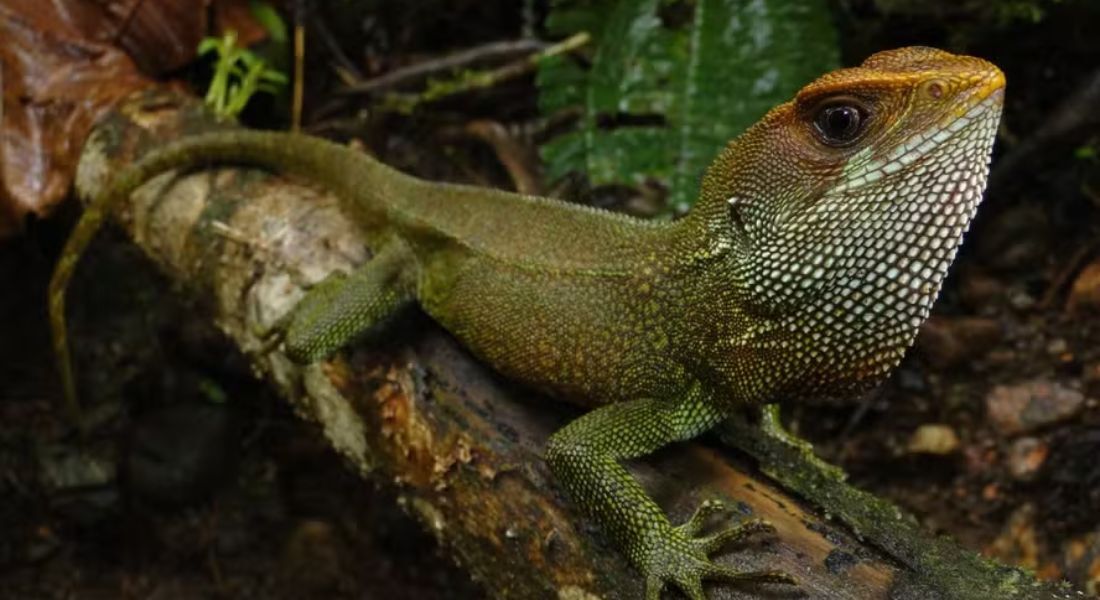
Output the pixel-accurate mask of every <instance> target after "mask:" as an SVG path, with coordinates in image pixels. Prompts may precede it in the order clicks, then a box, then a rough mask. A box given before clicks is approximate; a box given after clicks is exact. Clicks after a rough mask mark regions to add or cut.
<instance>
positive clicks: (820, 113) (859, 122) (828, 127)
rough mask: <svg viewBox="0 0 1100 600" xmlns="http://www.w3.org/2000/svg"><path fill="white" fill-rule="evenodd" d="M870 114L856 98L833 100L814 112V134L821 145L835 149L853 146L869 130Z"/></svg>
mask: <svg viewBox="0 0 1100 600" xmlns="http://www.w3.org/2000/svg"><path fill="white" fill-rule="evenodd" d="M868 117H870V112H869V111H868V110H867V109H866V107H865V106H864V105H863V103H862V102H860V101H858V100H856V99H855V98H849V97H841V98H831V99H829V100H826V101H824V102H822V103H821V104H819V105H818V106H817V108H816V109H815V111H814V117H813V126H814V133H815V135H816V136H817V138H818V139H819V140H820V141H821V143H823V144H825V145H826V146H832V147H834V148H843V147H845V146H848V145H851V144H852V143H854V142H855V141H856V140H858V139H859V138H860V136H861V135H862V134H863V132H864V131H865V130H866V129H867V121H868V120H869V119H868Z"/></svg>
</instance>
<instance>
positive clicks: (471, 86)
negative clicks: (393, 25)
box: [384, 31, 592, 113]
mask: <svg viewBox="0 0 1100 600" xmlns="http://www.w3.org/2000/svg"><path fill="white" fill-rule="evenodd" d="M591 39H592V36H590V35H589V34H588V32H584V31H582V32H581V33H578V34H575V35H573V36H571V37H569V38H566V39H565V40H562V41H560V42H558V43H557V44H554V45H553V46H549V47H547V48H545V49H543V50H542V51H541V52H538V53H537V54H532V55H530V56H528V57H526V58H523V59H521V60H517V61H515V62H512V63H508V64H506V65H504V66H502V67H500V68H497V69H493V70H491V71H464V72H462V73H459V75H458V76H457V77H456V78H454V79H452V80H450V81H432V80H429V81H428V89H426V90H424V91H423V92H421V93H419V94H396V93H392V94H387V96H386V101H385V102H384V108H389V109H391V110H394V111H396V112H403V113H409V112H412V111H413V110H414V109H415V108H416V107H417V106H420V105H421V104H425V103H428V102H435V101H437V100H442V99H443V98H448V97H450V96H455V95H457V94H463V93H467V92H472V91H474V90H482V89H487V88H491V87H493V86H495V85H497V84H499V83H501V82H504V81H508V80H510V79H515V78H516V77H519V76H521V75H524V74H526V73H529V72H531V71H533V70H535V68H536V67H538V64H539V61H541V60H543V59H546V58H549V57H551V56H558V55H561V54H568V53H569V52H572V51H574V50H576V49H578V48H580V47H582V46H584V45H585V44H587V43H588V42H589V41H590V40H591Z"/></svg>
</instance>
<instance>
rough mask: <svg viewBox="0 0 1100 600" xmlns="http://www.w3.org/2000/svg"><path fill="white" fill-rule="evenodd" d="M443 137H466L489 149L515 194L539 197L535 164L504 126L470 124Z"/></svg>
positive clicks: (487, 122)
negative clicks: (472, 138) (502, 167)
mask: <svg viewBox="0 0 1100 600" xmlns="http://www.w3.org/2000/svg"><path fill="white" fill-rule="evenodd" d="M444 134H445V135H452V136H469V137H474V138H477V139H479V140H481V141H483V142H485V143H486V144H488V145H489V146H490V147H492V149H493V152H494V153H495V154H496V156H497V160H499V161H500V164H501V165H503V166H504V169H505V170H506V171H508V176H509V177H510V178H511V179H512V185H513V186H514V187H515V190H516V191H517V192H519V193H521V194H527V195H538V194H540V193H541V191H542V190H541V186H540V185H539V178H538V176H537V174H536V171H537V161H535V160H534V159H533V157H532V153H531V151H530V148H529V147H527V146H525V145H524V144H523V143H521V142H520V141H519V140H517V139H516V138H515V136H513V135H512V134H511V133H510V132H509V131H508V128H506V127H505V126H504V125H502V124H500V123H499V122H497V121H492V120H489V119H478V120H476V121H471V122H469V123H468V124H466V126H465V127H462V128H460V129H458V130H452V131H447V132H444Z"/></svg>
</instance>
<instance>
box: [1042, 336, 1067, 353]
mask: <svg viewBox="0 0 1100 600" xmlns="http://www.w3.org/2000/svg"><path fill="white" fill-rule="evenodd" d="M1068 350H1069V344H1068V343H1066V340H1064V339H1062V338H1054V339H1053V340H1050V341H1049V342H1047V354H1049V355H1051V356H1059V355H1062V354H1065V353H1066V352H1067V351H1068Z"/></svg>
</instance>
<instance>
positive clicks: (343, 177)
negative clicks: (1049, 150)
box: [50, 47, 1004, 600]
mask: <svg viewBox="0 0 1100 600" xmlns="http://www.w3.org/2000/svg"><path fill="white" fill-rule="evenodd" d="M1003 89H1004V76H1003V75H1002V74H1001V72H1000V71H999V70H998V69H997V68H996V67H994V66H993V65H991V64H990V63H988V62H985V61H983V60H981V59H977V58H972V57H965V56H955V55H952V54H948V53H946V52H942V51H939V50H935V49H931V48H919V47H915V48H903V49H900V50H893V51H889V52H882V53H879V54H875V55H874V56H871V57H870V58H868V59H867V60H866V61H865V62H864V63H863V64H862V65H861V66H859V67H855V68H851V69H841V70H839V71H835V72H832V73H829V74H826V75H824V76H823V77H821V78H820V79H818V80H817V81H815V82H813V83H811V84H810V85H808V86H806V87H805V88H803V89H802V90H801V91H800V92H799V93H798V94H797V95H796V96H795V98H794V99H792V100H791V101H790V102H787V103H785V104H782V105H780V106H778V107H776V108H774V109H773V110H772V111H770V112H769V113H768V114H767V115H766V116H764V118H763V119H761V120H760V122H758V123H757V124H755V125H754V126H752V127H751V128H749V129H748V130H747V131H746V132H745V133H744V134H742V135H741V136H740V137H738V138H737V139H735V140H733V141H732V142H730V143H729V145H728V146H727V147H726V148H725V150H723V151H722V153H721V154H720V155H719V156H718V158H717V159H716V160H715V161H714V163H713V164H712V165H711V166H710V168H709V169H708V170H707V173H706V175H705V177H704V180H703V185H702V191H701V193H700V198H699V200H698V202H697V203H696V205H695V208H694V209H693V210H692V212H691V213H690V214H688V215H687V216H686V217H685V218H683V219H680V220H678V221H675V222H671V223H654V222H648V221H643V220H638V219H633V218H630V217H626V216H622V215H616V214H612V213H608V212H604V211H599V210H595V209H590V208H584V207H580V206H577V205H573V204H567V203H564V202H559V201H556V200H551V199H547V198H534V197H527V196H520V195H517V194H511V193H508V192H503V191H499V190H490V189H482V188H475V187H470V186H461V185H452V184H440V183H431V182H427V181H422V180H419V179H416V178H413V177H410V176H407V175H404V174H402V173H399V172H397V171H395V170H393V169H391V168H389V167H387V166H385V165H383V164H382V163H380V162H378V161H377V160H375V159H372V158H370V157H368V156H366V155H364V154H362V153H359V152H355V151H353V150H349V149H347V148H344V147H342V146H339V145H337V144H334V143H331V142H327V141H324V140H320V139H316V138H310V137H305V136H298V135H292V134H282V133H264V132H250V131H230V132H219V133H212V134H206V135H201V136H196V137H193V138H187V139H184V140H181V141H179V142H177V143H174V144H171V145H168V146H165V147H162V148H160V149H157V150H155V151H153V152H152V153H150V154H149V155H147V156H145V157H144V158H142V159H141V160H140V161H138V162H137V163H135V164H134V165H132V166H130V167H129V168H127V169H126V170H124V171H123V172H122V173H120V174H119V175H118V176H117V177H116V179H115V181H114V182H113V184H112V185H111V186H110V187H109V188H108V189H106V190H105V191H104V193H103V194H102V195H100V196H98V197H97V198H95V199H93V201H92V203H91V204H90V206H89V208H88V209H87V211H86V212H85V214H84V216H83V217H82V219H81V221H80V223H79V224H78V225H77V228H76V230H75V231H74V233H73V234H72V236H71V238H70V240H69V244H68V245H67V246H66V251H65V253H64V255H63V258H62V260H61V261H60V263H59V265H58V267H57V270H56V272H55V275H54V279H53V280H52V281H51V295H50V300H51V302H50V310H51V317H52V319H53V325H54V329H55V346H56V348H57V352H58V355H59V362H60V364H61V370H62V376H63V381H64V382H65V386H66V392H67V395H68V397H69V398H70V405H71V406H73V407H75V406H76V402H75V398H76V393H75V390H76V388H75V385H74V384H73V379H72V376H71V372H70V370H69V361H68V350H67V345H66V343H65V338H64V321H63V315H64V302H63V300H64V290H65V287H66V285H67V283H68V280H69V278H70V276H71V274H72V271H73V269H74V268H75V264H76V259H77V258H78V257H79V255H80V252H81V251H82V250H83V248H84V247H85V246H86V245H87V244H88V243H89V241H90V240H91V238H92V236H93V235H94V233H95V231H96V229H97V228H98V226H99V224H100V222H101V221H102V220H103V218H104V216H105V215H106V214H107V213H108V212H109V210H110V208H111V207H112V206H113V205H114V204H116V203H118V202H120V201H121V200H122V199H124V198H126V197H127V196H128V195H129V194H130V193H131V192H132V191H133V190H134V189H136V188H137V187H138V186H140V185H141V184H142V183H143V182H145V181H147V180H148V179H149V178H151V177H153V176H154V175H156V174H158V173H161V172H163V171H166V170H169V169H176V168H195V167H198V166H202V165H205V164H211V163H238V164H248V165H255V166H260V167H264V168H270V169H275V170H279V171H285V172H287V173H291V174H295V175H300V176H302V177H305V178H308V179H311V180H313V181H316V182H319V183H321V184H323V185H326V186H328V187H330V188H331V189H332V191H334V192H335V193H337V194H338V195H339V196H340V197H341V200H342V202H343V206H344V207H345V208H346V210H347V211H348V213H349V215H350V216H352V218H354V219H355V221H356V223H357V224H358V225H359V226H360V229H361V230H362V234H363V236H364V239H365V240H367V242H368V243H369V244H370V245H371V246H372V249H373V250H374V257H373V258H372V259H371V260H370V261H369V262H367V263H366V264H364V265H362V266H361V267H359V268H358V270H356V271H355V272H353V273H350V274H348V275H345V276H340V277H333V278H331V279H329V280H327V281H326V282H324V283H323V284H322V285H320V286H318V287H317V288H316V289H314V290H313V291H311V292H310V294H309V295H307V296H306V298H305V299H304V300H303V301H302V302H301V304H300V305H299V306H298V307H297V308H296V309H295V311H294V313H293V314H292V315H291V317H290V318H289V320H288V322H289V325H288V327H287V329H286V351H287V353H288V354H289V355H290V356H291V357H293V358H295V359H296V360H299V361H302V362H310V361H315V360H319V359H321V358H324V357H325V356H327V355H328V354H330V353H332V352H333V351H335V350H336V349H338V348H340V347H341V346H343V345H345V344H346V343H348V342H349V341H350V340H351V339H352V338H353V337H355V336H356V335H357V334H358V333H359V332H361V331H363V330H364V329H366V328H369V327H372V326H374V325H376V324H377V323H379V322H381V321H382V320H384V319H385V318H386V317H387V316H388V315H391V314H392V313H394V311H396V310H398V309H399V308H401V307H402V306H404V305H407V304H410V303H415V304H417V305H419V306H420V307H421V308H422V309H423V310H424V311H425V312H427V313H428V314H429V315H431V317H432V318H433V319H435V320H436V321H437V322H438V323H439V324H441V325H442V326H443V327H445V328H446V329H448V330H449V331H450V332H451V333H452V334H454V335H455V337H457V338H458V339H459V340H460V341H461V342H462V343H463V344H464V345H465V346H466V347H467V348H469V349H470V350H471V351H472V352H474V353H475V354H476V355H477V356H479V357H480V358H481V359H482V360H484V361H485V362H486V363H488V364H490V365H492V366H493V367H494V368H495V369H497V370H498V371H500V372H501V373H503V374H505V375H507V376H509V377H511V378H514V379H516V380H518V381H521V382H524V383H526V384H529V385H531V386H535V387H538V388H540V389H543V390H545V391H547V392H549V393H550V394H552V395H555V396H561V397H566V398H570V399H573V400H575V401H578V402H581V403H583V404H586V405H588V406H593V407H595V408H594V410H592V411H591V412H589V413H587V414H586V415H584V416H582V417H580V418H579V419H577V420H575V421H573V422H572V423H570V424H569V425H567V426H566V427H564V428H563V429H561V430H560V431H559V432H557V433H556V434H554V435H553V436H552V437H551V438H550V440H549V442H548V447H547V450H546V458H547V461H548V462H549V465H550V467H551V469H552V470H553V471H554V473H555V474H556V475H557V477H558V479H559V481H560V482H561V485H562V486H563V487H564V488H565V489H566V490H567V491H568V492H569V494H570V496H571V497H572V498H573V500H574V501H575V503H576V505H577V506H578V507H580V508H581V509H582V510H583V511H584V512H585V513H586V514H588V515H589V516H590V517H591V518H593V519H594V520H596V521H598V522H599V523H600V524H601V525H602V526H603V530H604V531H605V532H606V533H607V534H608V535H609V536H610V537H611V538H613V539H614V540H615V541H616V543H617V544H618V545H619V547H620V548H622V549H623V551H624V552H625V554H626V555H627V556H628V557H629V558H630V560H631V561H632V562H633V563H634V565H635V566H637V568H638V570H639V571H640V572H641V573H642V575H643V576H644V580H645V584H646V597H647V598H648V599H650V600H656V599H657V598H658V597H659V595H660V593H661V590H662V589H664V588H665V587H666V586H667V585H668V584H670V583H671V584H673V585H675V586H676V587H678V588H679V589H680V590H682V591H683V592H684V593H686V594H687V595H688V596H689V597H691V598H693V599H697V600H698V599H702V598H704V592H703V587H702V582H703V580H706V579H716V580H724V581H743V580H748V581H755V582H773V583H790V582H793V579H792V578H791V577H789V576H788V575H785V574H783V573H778V572H772V571H765V572H750V573H742V572H737V571H735V570H734V569H732V568H730V567H727V566H722V565H719V564H717V563H715V562H713V561H712V560H711V559H710V558H709V554H710V553H712V552H713V551H715V550H717V549H719V548H720V547H721V546H722V545H723V544H725V543H726V542H728V541H730V540H733V539H737V538H739V537H742V536H744V535H747V534H750V533H754V532H759V531H763V530H768V529H769V528H770V526H769V525H768V524H767V523H764V522H762V521H759V520H750V521H747V522H745V523H741V524H739V525H736V526H732V527H728V528H726V529H724V530H722V531H720V532H718V533H715V534H711V535H708V536H699V535H698V534H699V531H700V529H701V526H702V524H703V522H704V521H705V519H706V517H707V516H708V515H710V514H712V513H713V512H714V511H716V510H720V504H718V503H715V502H708V503H704V504H703V505H702V506H701V507H700V509H699V511H698V512H697V513H696V515H695V517H693V518H692V519H690V520H689V521H688V522H687V523H685V524H683V525H680V526H673V525H672V524H671V523H669V521H668V519H667V518H666V516H665V514H664V512H663V511H662V510H661V509H660V508H659V507H658V506H657V505H656V504H655V503H654V502H653V501H652V500H651V499H650V498H649V496H648V495H647V494H646V493H645V491H644V490H643V489H642V488H641V486H639V485H638V483H637V482H636V481H635V480H634V478H633V477H632V476H631V475H630V474H629V473H628V472H627V471H626V469H624V468H623V466H622V465H621V464H620V461H622V460H624V459H628V458H632V457H637V456H642V455H645V454H648V453H650V452H653V451H654V450H656V449H658V448H660V447H662V446H664V445H666V444H669V443H671V442H674V441H677V440H684V439H688V438H691V437H694V436H696V435H698V434H700V433H702V432H704V431H706V430H708V429H710V428H711V427H713V426H714V425H716V424H717V423H719V422H720V421H721V420H723V419H724V418H726V417H727V416H728V415H730V414H731V413H732V412H733V411H735V410H738V409H739V408H742V407H745V406H757V405H762V404H766V403H772V402H778V401H800V400H803V401H804V400H809V399H812V398H815V397H819V396H824V395H845V394H850V393H853V392H855V391H857V390H859V389H861V388H864V387H866V386H868V385H872V384H874V383H875V382H878V381H880V380H881V379H882V378H883V377H885V375H886V374H887V372H888V371H889V370H890V369H891V368H892V367H893V366H895V365H896V364H897V362H898V361H899V360H900V358H901V356H902V354H903V353H904V351H905V349H906V348H907V347H908V346H909V345H910V343H911V342H912V340H913V337H914V336H915V335H916V332H917V328H918V326H919V325H920V324H921V322H922V321H923V320H924V319H925V317H927V316H928V312H929V310H930V308H931V306H932V303H933V301H934V300H935V298H936V295H937V293H938V291H939V288H940V285H941V284H942V282H943V279H944V276H945V274H946V272H947V269H948V267H949V266H950V264H951V261H952V259H953V258H954V256H955V252H956V250H957V249H958V247H959V244H960V243H961V241H962V236H963V233H964V232H965V231H966V228H967V226H968V225H969V223H970V220H971V218H972V217H973V216H974V211H975V210H976V208H977V206H978V203H979V201H980V199H981V194H982V189H983V187H984V186H985V180H986V175H987V172H988V164H989V157H990V152H991V148H992V144H993V139H994V137H995V133H996V129H997V123H998V120H999V119H1000V112H1001V104H1002V100H1003Z"/></svg>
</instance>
